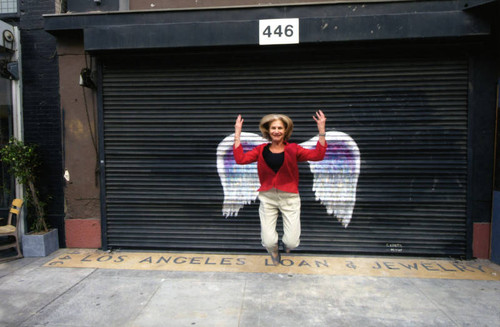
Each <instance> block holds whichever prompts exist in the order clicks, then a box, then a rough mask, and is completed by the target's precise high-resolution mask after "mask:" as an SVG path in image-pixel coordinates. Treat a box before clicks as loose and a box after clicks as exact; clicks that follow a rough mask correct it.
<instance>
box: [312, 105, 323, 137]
mask: <svg viewBox="0 0 500 327" xmlns="http://www.w3.org/2000/svg"><path fill="white" fill-rule="evenodd" d="M313 119H314V121H315V122H316V124H318V132H319V134H325V124H326V117H325V114H324V113H323V111H321V110H318V111H316V116H313Z"/></svg>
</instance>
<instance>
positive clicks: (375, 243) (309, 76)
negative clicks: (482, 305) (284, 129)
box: [103, 48, 468, 256]
mask: <svg viewBox="0 0 500 327" xmlns="http://www.w3.org/2000/svg"><path fill="white" fill-rule="evenodd" d="M290 49H292V48H290ZM231 54H232V56H228V54H227V53H226V52H224V51H220V52H215V51H207V52H206V53H185V52H180V53H179V54H170V55H168V54H164V55H162V56H157V57H151V56H147V57H146V56H135V57H128V58H127V57H123V58H117V57H114V56H111V57H109V58H104V69H103V111H104V112H103V124H104V152H105V173H106V175H105V176H106V180H105V185H106V189H105V198H106V212H105V217H104V219H105V224H106V230H107V244H108V246H109V247H111V248H157V249H183V250H200V249H201V250H222V251H253V250H259V251H261V250H262V248H261V246H260V235H259V219H258V213H257V209H258V203H254V204H251V205H247V206H245V207H244V208H243V209H242V210H241V211H240V213H239V215H238V217H235V218H229V219H225V218H224V217H223V216H222V213H221V209H222V200H223V191H222V186H221V184H220V181H219V177H218V175H217V167H216V148H217V145H218V143H219V142H220V141H222V139H223V138H224V137H226V136H227V135H229V134H231V133H232V132H233V126H234V120H235V118H236V115H237V114H242V115H243V117H244V118H245V126H244V130H245V131H247V132H254V133H258V121H259V120H260V118H261V117H262V116H263V115H264V114H267V113H270V112H278V113H286V114H288V115H290V117H291V118H292V119H293V120H294V123H295V126H296V127H295V129H294V133H293V136H292V141H294V142H297V143H301V142H304V141H306V140H308V139H309V138H311V137H313V136H314V135H315V134H316V133H317V131H316V126H315V123H314V121H313V120H312V118H311V116H312V113H313V112H314V110H317V109H323V110H324V111H325V113H326V115H327V117H328V121H327V126H328V128H327V130H332V129H335V130H339V131H342V132H344V133H347V134H349V135H350V136H351V137H352V138H353V139H354V140H355V141H356V142H357V144H358V147H359V149H360V152H361V173H360V177H359V183H358V187H357V202H356V206H355V209H354V214H353V218H352V221H351V224H350V225H349V227H348V228H346V229H344V228H343V227H342V226H341V225H340V223H338V222H337V221H336V219H334V218H332V217H331V216H328V215H327V214H326V211H325V208H324V207H323V206H322V205H321V204H320V203H319V202H317V201H315V198H314V194H313V192H312V176H311V173H310V171H309V168H308V165H307V164H303V165H301V166H300V173H301V185H300V192H301V197H302V238H301V240H302V243H301V246H300V248H299V251H302V252H309V253H325V252H326V253H363V254H370V253H376V254H390V253H398V254H403V255H404V254H407V255H453V256H461V255H464V254H465V252H466V197H467V194H466V190H467V92H468V84H467V82H468V64H467V58H463V57H460V56H451V57H450V56H449V55H446V56H443V57H441V56H437V55H435V56H426V57H422V56H416V55H415V56H411V55H401V56H400V57H393V58H387V57H384V56H377V55H374V56H372V57H370V58H368V57H366V56H363V55H361V54H356V55H351V56H342V55H339V54H338V52H337V51H334V50H328V48H318V49H312V50H308V51H306V52H302V51H298V50H297V51H281V50H275V49H269V50H264V51H245V52H241V53H240V52H237V51H234V50H233V51H232V52H231Z"/></svg>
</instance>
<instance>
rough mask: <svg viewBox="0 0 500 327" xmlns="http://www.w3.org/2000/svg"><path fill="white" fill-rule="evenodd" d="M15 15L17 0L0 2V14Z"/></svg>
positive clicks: (1, 0) (2, 0)
mask: <svg viewBox="0 0 500 327" xmlns="http://www.w3.org/2000/svg"><path fill="white" fill-rule="evenodd" d="M12 13H17V0H0V14H12Z"/></svg>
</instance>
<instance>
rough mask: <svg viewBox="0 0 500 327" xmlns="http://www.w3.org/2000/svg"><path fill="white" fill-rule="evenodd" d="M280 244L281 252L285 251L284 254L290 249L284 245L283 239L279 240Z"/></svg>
mask: <svg viewBox="0 0 500 327" xmlns="http://www.w3.org/2000/svg"><path fill="white" fill-rule="evenodd" d="M280 245H281V248H282V249H283V252H285V253H286V254H289V253H290V249H289V248H287V247H286V245H285V243H283V241H280Z"/></svg>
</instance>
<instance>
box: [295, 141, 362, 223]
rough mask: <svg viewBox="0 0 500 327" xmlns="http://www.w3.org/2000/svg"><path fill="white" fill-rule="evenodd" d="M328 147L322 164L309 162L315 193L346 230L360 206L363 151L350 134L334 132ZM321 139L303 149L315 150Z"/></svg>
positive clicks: (328, 211) (310, 142)
mask: <svg viewBox="0 0 500 327" xmlns="http://www.w3.org/2000/svg"><path fill="white" fill-rule="evenodd" d="M325 137H326V142H327V144H328V147H327V150H326V154H325V158H324V159H323V160H322V161H308V162H309V167H310V168H311V172H312V173H313V175H314V180H313V192H314V193H315V195H316V201H321V204H323V205H324V206H325V207H326V211H327V213H328V214H329V215H332V214H333V215H334V216H335V217H336V218H337V219H338V220H339V221H340V222H341V223H342V225H343V226H344V227H347V226H348V225H349V222H350V221H351V218H352V213H353V211H354V205H355V203H356V187H357V184H358V177H359V169H360V154H359V149H358V146H357V144H356V142H354V140H353V139H352V138H351V137H350V136H349V135H347V134H345V133H342V132H338V131H330V132H327V133H326V136H325ZM317 142H318V136H315V137H313V138H312V139H310V140H309V141H306V142H304V143H301V144H300V145H301V146H302V147H304V148H306V149H313V148H314V147H315V146H316V143H317Z"/></svg>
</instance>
